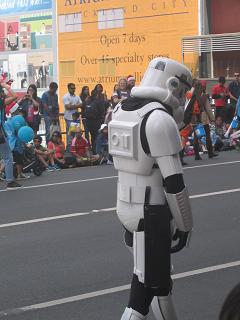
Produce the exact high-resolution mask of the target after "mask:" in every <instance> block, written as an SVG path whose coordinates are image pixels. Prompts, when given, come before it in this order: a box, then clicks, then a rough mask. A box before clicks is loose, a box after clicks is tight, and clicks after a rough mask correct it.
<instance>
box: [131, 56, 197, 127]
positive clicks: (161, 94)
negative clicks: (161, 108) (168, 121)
mask: <svg viewBox="0 0 240 320" xmlns="http://www.w3.org/2000/svg"><path fill="white" fill-rule="evenodd" d="M191 86H192V74H191V72H190V71H189V69H188V68H187V67H186V66H184V65H183V64H181V63H179V62H177V61H174V60H172V59H168V58H164V57H161V58H155V59H153V60H152V61H151V62H150V63H149V66H148V69H147V71H146V72H145V74H144V77H143V79H142V81H141V83H140V85H139V86H138V87H133V88H132V90H131V96H132V97H136V98H145V99H153V100H157V101H159V102H162V103H165V104H166V105H168V106H169V107H171V108H172V111H173V116H174V114H178V116H179V113H181V112H178V111H176V109H178V108H179V106H183V105H184V102H185V93H186V92H187V91H188V90H190V88H191ZM174 110H175V112H174ZM177 118H178V117H177ZM176 121H177V122H178V120H177V119H176Z"/></svg>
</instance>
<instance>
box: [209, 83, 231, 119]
mask: <svg viewBox="0 0 240 320" xmlns="http://www.w3.org/2000/svg"><path fill="white" fill-rule="evenodd" d="M225 82H226V80H225V77H219V79H218V84H217V85H215V86H214V87H213V88H212V98H213V99H214V100H215V107H216V111H215V117H216V118H217V117H221V118H222V120H223V121H225V119H226V104H227V100H228V98H229V90H228V88H227V87H225Z"/></svg>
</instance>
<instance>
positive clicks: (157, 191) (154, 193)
mask: <svg viewBox="0 0 240 320" xmlns="http://www.w3.org/2000/svg"><path fill="white" fill-rule="evenodd" d="M145 192H146V187H137V186H129V185H126V184H122V183H118V199H119V200H120V201H124V202H128V203H139V204H144V201H145ZM150 201H151V204H164V203H165V197H164V194H163V189H162V188H161V187H156V186H153V187H151V195H150Z"/></svg>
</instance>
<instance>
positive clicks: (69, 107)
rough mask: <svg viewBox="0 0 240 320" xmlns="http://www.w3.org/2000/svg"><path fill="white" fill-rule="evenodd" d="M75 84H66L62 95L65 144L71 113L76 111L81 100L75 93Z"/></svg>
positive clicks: (68, 138)
mask: <svg viewBox="0 0 240 320" xmlns="http://www.w3.org/2000/svg"><path fill="white" fill-rule="evenodd" d="M75 90H76V87H75V84H74V83H69V84H68V93H66V94H65V95H64V96H63V105H64V109H65V111H64V119H65V122H66V133H67V145H68V144H69V141H70V137H69V134H68V131H69V127H70V124H71V122H72V115H73V113H75V112H77V111H78V109H79V108H80V107H81V105H82V101H81V99H80V97H79V96H76V95H75Z"/></svg>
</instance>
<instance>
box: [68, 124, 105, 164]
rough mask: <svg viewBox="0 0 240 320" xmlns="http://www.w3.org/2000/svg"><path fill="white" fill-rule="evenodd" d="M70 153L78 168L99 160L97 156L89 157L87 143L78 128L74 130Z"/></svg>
mask: <svg viewBox="0 0 240 320" xmlns="http://www.w3.org/2000/svg"><path fill="white" fill-rule="evenodd" d="M71 153H72V155H73V156H74V157H75V159H76V162H77V164H78V165H79V166H83V165H91V164H93V163H96V162H97V161H98V159H99V156H98V155H90V152H89V147H88V141H87V140H86V139H85V138H83V132H82V129H81V128H80V127H77V128H76V136H75V137H74V138H73V140H72V144H71Z"/></svg>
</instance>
